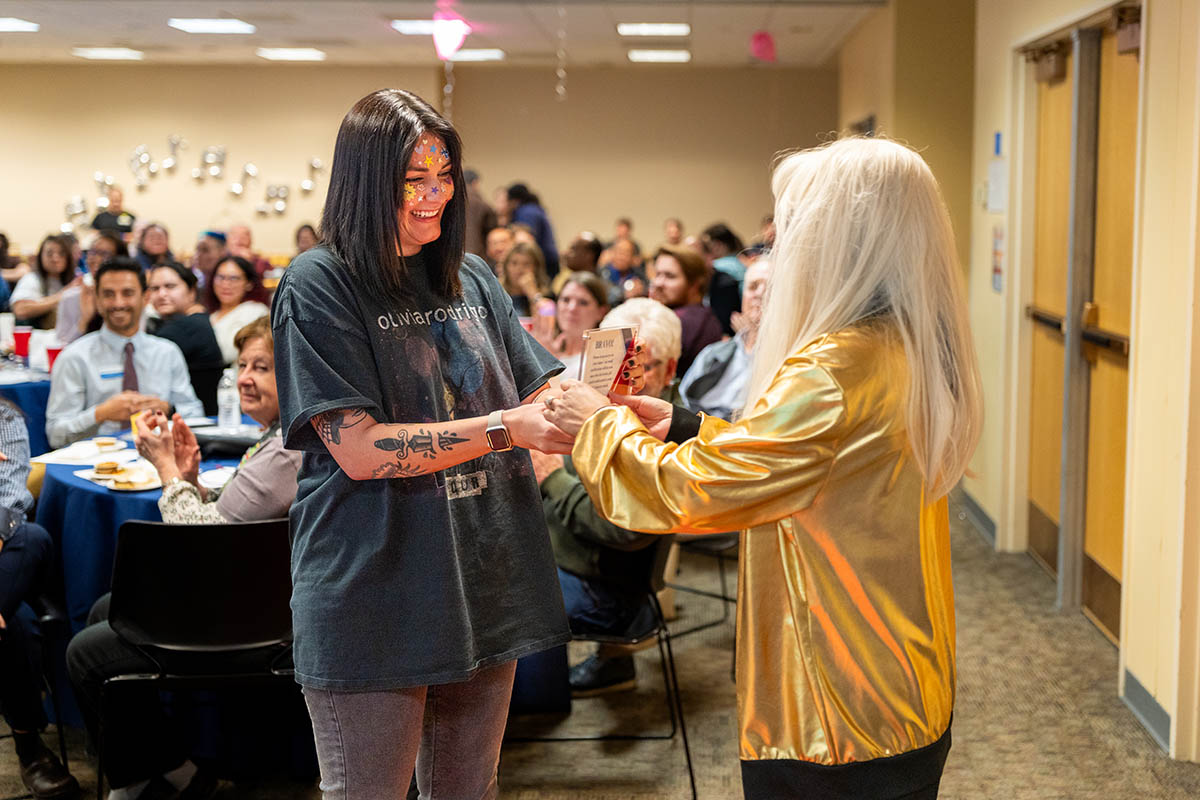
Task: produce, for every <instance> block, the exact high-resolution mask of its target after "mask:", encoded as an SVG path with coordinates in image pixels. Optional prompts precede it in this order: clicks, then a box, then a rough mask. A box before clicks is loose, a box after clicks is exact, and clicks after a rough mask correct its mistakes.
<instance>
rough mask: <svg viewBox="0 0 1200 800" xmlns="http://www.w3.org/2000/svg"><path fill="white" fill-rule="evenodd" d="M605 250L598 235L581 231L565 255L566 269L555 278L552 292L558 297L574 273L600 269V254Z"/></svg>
mask: <svg viewBox="0 0 1200 800" xmlns="http://www.w3.org/2000/svg"><path fill="white" fill-rule="evenodd" d="M602 252H603V248H602V246H601V244H600V240H599V239H597V238H596V234H594V233H592V232H591V231H580V233H579V235H578V236H576V237H575V238H574V239H572V240H571V246H570V247H568V248H567V251H566V252H565V253H563V267H564V269H563V270H562V271H561V272H559V273H558V274H557V275H555V276H554V280H553V281H552V282H551V283H550V290H551V291H552V292H553V293H554V294H555V295H557V294H558V293H559V292H561V291H562V286H563V284H564V283H566V282H567V276H568V275H570V274H571V273H572V272H596V271H597V270H598V269H599V268H600V254H601V253H602Z"/></svg>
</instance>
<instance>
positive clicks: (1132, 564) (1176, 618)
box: [965, 0, 1200, 760]
mask: <svg viewBox="0 0 1200 800" xmlns="http://www.w3.org/2000/svg"><path fill="white" fill-rule="evenodd" d="M1106 5H1109V4H1105V3H1098V2H1092V1H1091V0H979V3H978V6H977V33H976V72H975V75H976V80H975V90H976V91H975V94H976V104H975V122H974V134H973V137H972V143H973V146H974V156H973V161H974V176H975V184H976V186H977V187H979V188H980V189H982V186H983V181H984V180H985V178H986V175H987V168H988V164H989V162H990V161H991V159H992V135H993V133H994V132H996V131H999V132H1000V133H1001V134H1002V136H1003V137H1004V142H1005V148H1004V149H1005V155H1006V156H1007V157H1008V158H1009V167H1010V168H1009V174H1010V178H1011V191H1010V205H1009V209H1008V212H1007V213H1006V214H989V213H987V212H986V211H985V210H984V209H982V208H981V207H979V206H976V207H975V208H974V210H973V213H972V227H971V230H972V237H971V268H970V287H969V288H970V305H971V320H972V326H973V328H974V333H975V339H976V343H977V348H978V351H979V356H980V364H981V368H982V370H983V380H984V388H985V391H986V393H987V397H988V398H989V401H990V405H989V409H988V412H989V413H988V415H987V418H986V420H985V428H984V435H983V441H982V442H981V444H980V447H979V449H978V450H977V452H976V455H975V459H974V461H973V463H972V469H973V472H974V473H975V476H974V477H972V478H968V479H967V480H966V481H965V484H966V488H967V490H968V492H970V494H971V495H972V496H973V497H974V498H975V499H976V500H977V501H978V502H979V503H980V505H981V506H983V508H984V510H985V511H987V512H988V513H989V514H990V515H991V516H992V518H993V519H994V520H995V521H996V523H997V532H998V545H999V546H1000V547H1002V548H1004V549H1015V550H1021V549H1024V548H1025V546H1026V531H1025V510H1026V492H1027V481H1028V477H1027V471H1026V470H1027V464H1026V461H1027V453H1028V424H1027V421H1026V420H1025V419H1023V409H1025V408H1026V407H1027V406H1028V398H1027V397H1026V396H1025V393H1026V392H1027V391H1028V385H1029V384H1028V378H1027V372H1028V369H1027V367H1028V365H1027V361H1026V359H1025V358H1024V356H1025V355H1027V353H1028V347H1027V343H1028V326H1029V323H1028V322H1027V321H1025V320H1024V318H1023V316H1022V308H1023V304H1024V302H1025V301H1026V300H1027V299H1028V298H1029V296H1030V278H1031V264H1032V258H1031V256H1032V244H1031V241H1032V221H1033V212H1034V210H1033V207H1032V197H1031V192H1030V190H1031V188H1032V186H1033V182H1034V180H1035V177H1036V176H1035V175H1034V164H1035V162H1034V159H1033V155H1034V152H1035V151H1034V142H1033V141H1032V134H1033V133H1034V132H1035V131H1036V117H1035V115H1034V105H1033V103H1032V102H1031V98H1032V96H1033V90H1034V86H1033V82H1032V78H1031V77H1030V76H1029V68H1028V67H1027V66H1026V65H1025V64H1024V63H1023V62H1022V60H1021V59H1020V57H1019V56H1018V55H1017V53H1016V49H1017V48H1018V47H1019V46H1021V45H1023V44H1026V43H1029V42H1032V41H1034V40H1036V39H1038V38H1040V37H1042V36H1046V35H1049V34H1051V33H1053V32H1055V31H1058V30H1061V29H1064V28H1067V27H1069V26H1070V25H1072V24H1074V23H1077V22H1079V21H1081V20H1083V19H1085V18H1087V17H1089V16H1091V15H1093V14H1094V13H1096V12H1098V11H1103V10H1104V9H1105V7H1106ZM1143 15H1144V16H1143V36H1144V47H1143V51H1142V70H1143V76H1142V84H1141V93H1142V94H1141V105H1142V107H1141V109H1140V110H1139V113H1140V127H1139V154H1140V155H1139V175H1138V188H1137V194H1138V199H1137V207H1138V211H1137V220H1136V223H1135V226H1136V228H1135V252H1134V277H1133V320H1132V334H1131V337H1130V338H1131V354H1130V377H1131V380H1130V393H1129V428H1128V439H1127V460H1126V512H1125V514H1126V516H1125V525H1124V538H1125V553H1124V575H1123V576H1122V586H1123V595H1122V623H1121V630H1122V641H1121V666H1122V673H1121V674H1122V681H1123V676H1124V674H1125V670H1128V672H1129V673H1130V674H1132V675H1133V676H1134V677H1136V678H1137V680H1138V682H1139V683H1141V684H1142V685H1143V686H1144V687H1145V688H1146V689H1147V690H1148V691H1149V692H1150V694H1151V695H1152V696H1153V697H1154V699H1155V701H1156V702H1157V703H1158V704H1159V705H1160V706H1161V707H1162V708H1163V709H1164V710H1165V711H1166V712H1167V714H1168V715H1169V716H1170V717H1171V722H1172V725H1171V734H1172V736H1171V738H1172V741H1171V752H1172V755H1174V756H1176V757H1179V758H1188V759H1193V760H1195V759H1197V758H1200V742H1198V741H1197V739H1198V738H1200V736H1198V731H1200V728H1198V722H1197V711H1196V699H1197V695H1198V679H1200V672H1198V671H1197V662H1198V661H1200V658H1198V653H1200V649H1198V648H1200V636H1198V633H1200V624H1198V619H1197V614H1198V611H1197V606H1198V604H1200V596H1198V595H1197V589H1196V585H1195V578H1196V573H1197V569H1196V566H1195V564H1186V565H1185V564H1184V563H1183V562H1184V561H1185V560H1186V559H1188V558H1190V559H1192V560H1193V561H1194V560H1195V559H1196V558H1197V557H1198V555H1200V513H1198V512H1200V496H1198V495H1197V493H1196V491H1195V488H1194V486H1195V483H1196V482H1197V480H1200V435H1197V434H1196V433H1195V425H1194V420H1193V412H1195V411H1200V361H1198V360H1197V358H1196V355H1195V354H1196V352H1197V344H1200V325H1198V324H1197V322H1196V315H1195V313H1194V311H1195V307H1196V303H1197V301H1198V300H1200V297H1198V295H1200V285H1197V281H1196V280H1195V277H1196V272H1197V268H1198V264H1197V208H1198V205H1200V195H1198V188H1197V187H1198V178H1197V175H1198V165H1200V152H1198V149H1200V145H1198V142H1200V87H1198V85H1197V66H1198V65H1197V51H1198V50H1200V7H1198V6H1197V4H1196V3H1195V2H1194V1H1193V0H1146V2H1145V4H1144V6H1143ZM996 225H1001V226H1003V227H1004V229H1005V231H1006V235H1007V244H1008V254H1007V258H1006V260H1005V264H1004V268H1005V284H1004V290H1003V292H1000V293H996V292H994V291H993V290H992V284H991V241H992V230H993V227H994V226H996ZM1122 687H1123V683H1122Z"/></svg>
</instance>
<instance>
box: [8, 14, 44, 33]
mask: <svg viewBox="0 0 1200 800" xmlns="http://www.w3.org/2000/svg"><path fill="white" fill-rule="evenodd" d="M41 27H42V26H41V25H39V24H37V23H36V22H30V21H29V20H27V19H17V18H16V17H0V33H37V32H38V30H39V29H40V28H41Z"/></svg>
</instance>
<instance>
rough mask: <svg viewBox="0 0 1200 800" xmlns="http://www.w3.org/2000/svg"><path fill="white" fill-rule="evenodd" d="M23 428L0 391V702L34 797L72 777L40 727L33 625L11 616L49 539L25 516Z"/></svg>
mask: <svg viewBox="0 0 1200 800" xmlns="http://www.w3.org/2000/svg"><path fill="white" fill-rule="evenodd" d="M28 477H29V432H28V431H27V430H26V428H25V418H24V416H23V415H22V414H21V412H20V410H19V409H18V408H17V407H16V406H14V405H13V404H12V403H10V402H9V401H8V400H5V399H2V398H0V576H3V580H0V707H2V708H3V709H4V721H5V722H7V723H8V727H9V729H10V730H11V731H12V738H13V744H14V745H15V746H16V751H17V765H18V768H19V770H20V774H21V782H22V783H24V784H25V788H26V789H28V790H29V791H30V792H31V793H32V794H33V796H34V797H36V798H41V797H74V796H75V795H76V793H77V792H78V791H79V783H78V782H77V781H76V780H75V778H73V777H71V774H70V773H69V772H67V769H66V767H65V766H63V763H62V762H61V761H59V760H58V756H56V755H54V753H53V752H52V751H51V750H50V749H49V748H48V747H46V745H45V743H44V742H43V741H42V737H41V735H40V734H39V731H41V730H42V729H43V728H45V727H46V713H45V711H44V710H43V709H42V681H41V678H40V676H39V675H38V674H37V672H36V671H35V670H34V668H33V665H34V653H33V652H32V648H33V646H34V637H33V632H32V631H30V630H28V627H27V625H26V624H25V623H24V622H23V621H22V620H21V619H20V618H19V617H18V616H17V609H18V608H19V607H20V605H21V604H22V603H24V602H26V601H27V600H31V599H33V598H35V597H37V596H38V595H39V594H41V593H42V592H44V591H45V590H46V588H47V586H48V584H49V583H50V582H51V580H52V576H53V574H54V571H53V569H52V567H51V561H52V559H53V557H54V545H53V543H52V542H51V540H50V534H49V533H47V532H46V530H45V529H44V528H42V527H40V526H38V525H35V524H33V523H31V522H26V521H25V515H26V514H28V513H29V510H30V509H31V508H32V507H33V495H31V494H30V493H29V489H27V488H26V487H25V482H26V480H27V479H28Z"/></svg>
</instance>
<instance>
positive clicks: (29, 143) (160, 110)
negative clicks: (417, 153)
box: [0, 64, 440, 253]
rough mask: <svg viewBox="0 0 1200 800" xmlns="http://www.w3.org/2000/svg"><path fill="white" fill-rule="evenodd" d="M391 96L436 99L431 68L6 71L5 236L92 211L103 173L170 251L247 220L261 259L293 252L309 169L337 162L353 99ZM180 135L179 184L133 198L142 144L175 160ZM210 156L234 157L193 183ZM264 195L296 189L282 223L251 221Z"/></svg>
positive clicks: (1, 206)
mask: <svg viewBox="0 0 1200 800" xmlns="http://www.w3.org/2000/svg"><path fill="white" fill-rule="evenodd" d="M385 86H399V87H403V88H409V89H412V90H413V91H415V92H417V93H418V94H423V95H425V96H433V95H434V93H435V91H437V92H440V89H438V86H437V84H436V82H435V76H434V73H433V71H432V70H413V69H363V68H345V67H328V66H317V67H314V66H304V65H292V66H262V67H258V66H255V67H250V68H245V67H188V66H169V67H154V66H150V65H146V64H136V65H103V66H78V67H77V66H73V65H72V66H12V65H4V66H0V108H3V109H4V116H5V122H4V124H3V125H0V181H2V182H3V185H4V191H3V192H0V230H3V231H6V232H7V233H8V235H9V237H10V238H11V239H12V241H13V243H14V244H16V245H19V246H20V247H21V248H22V249H23V250H29V249H32V248H35V247H36V246H37V243H38V241H39V240H40V239H41V237H42V236H43V235H44V234H45V233H47V232H49V231H51V230H53V229H57V227H58V225H59V224H60V223H61V222H63V220H64V216H63V206H64V205H65V204H66V202H67V201H68V199H69V198H70V197H71V196H72V195H76V194H82V195H84V196H85V197H86V198H87V200H88V206H89V215H88V221H89V222H90V220H91V216H92V214H94V213H95V207H94V203H95V199H96V196H97V194H96V188H95V184H94V183H93V182H92V173H93V172H96V171H97V170H102V171H104V172H107V173H108V174H110V175H112V176H113V177H114V178H116V180H117V182H118V183H119V184H120V185H122V186H123V187H124V189H125V204H126V206H127V207H128V208H129V209H130V210H132V211H133V212H134V213H136V214H137V215H138V216H139V217H145V218H152V219H158V220H162V221H163V222H164V223H166V225H167V227H168V230H169V231H170V233H171V243H172V246H173V247H174V248H175V250H176V251H178V250H180V249H181V248H182V249H184V250H190V249H191V246H192V243H193V242H194V241H195V236H196V234H197V233H198V232H199V231H202V230H204V229H205V228H208V227H218V228H221V227H226V226H228V225H229V223H231V222H234V221H237V220H247V221H249V222H250V223H251V224H252V226H253V228H254V231H255V235H256V242H255V244H256V245H257V246H258V247H259V248H260V249H262V250H263V251H264V252H284V253H286V252H291V251H292V250H293V249H294V248H293V245H292V235H293V232H294V231H295V229H296V227H297V226H298V225H300V223H302V222H316V220H317V216H318V214H319V211H320V207H321V203H322V202H323V200H324V196H325V188H326V182H325V181H324V180H319V181H318V188H317V190H316V191H314V192H313V193H312V194H311V195H308V196H307V197H306V196H303V195H302V194H301V193H300V191H299V189H298V184H299V183H300V181H301V180H303V179H304V178H306V177H308V170H307V168H306V166H305V165H306V163H307V161H308V159H309V158H311V157H313V156H317V157H319V158H321V159H322V160H323V161H325V163H326V164H328V163H329V160H330V157H331V156H332V155H333V143H334V139H335V137H336V135H337V129H338V125H339V124H340V123H341V120H342V117H343V116H344V115H345V113H346V111H347V110H349V108H350V106H351V105H353V104H354V101H356V100H357V99H358V98H359V97H362V96H363V95H365V94H367V93H368V92H370V91H372V90H374V89H378V88H381V87H385ZM173 133H178V134H182V135H183V136H184V137H185V138H186V139H187V140H188V142H189V149H188V150H185V151H183V152H182V153H181V157H180V166H179V168H178V169H177V170H176V171H175V174H174V175H166V174H163V175H160V176H159V177H157V178H154V179H152V181H151V183H150V185H149V186H148V187H147V189H146V190H145V191H143V192H139V191H137V190H136V189H135V188H134V185H133V176H132V174H131V173H130V171H129V166H128V161H129V154H130V153H131V152H132V150H133V149H134V148H135V147H136V146H137V145H139V144H146V145H148V146H149V147H150V148H151V150H150V152H151V155H152V156H153V157H154V158H155V159H161V158H163V157H164V156H166V155H167V146H166V139H167V136H169V135H170V134H173ZM208 145H224V146H225V147H226V148H227V150H228V160H227V161H226V173H225V176H224V177H223V178H222V179H221V180H220V181H214V180H211V179H210V180H207V181H206V182H204V183H203V184H197V183H196V182H195V181H194V180H193V179H192V177H191V170H192V168H193V167H195V166H197V165H198V164H199V159H200V153H201V151H202V150H203V149H204V147H206V146H208ZM247 161H253V162H254V163H255V164H256V165H257V166H258V168H259V170H260V173H259V180H258V182H257V183H255V184H251V186H250V188H249V189H248V190H247V192H246V194H245V195H244V196H243V197H241V198H235V197H234V196H233V195H231V194H230V193H229V191H228V186H229V183H230V182H232V181H234V180H236V177H237V175H239V174H240V173H241V169H242V165H243V164H244V163H245V162H247ZM267 183H287V184H290V186H291V198H290V201H291V205H290V207H289V209H288V211H287V213H286V214H284V215H282V216H276V215H275V214H271V215H270V216H269V217H266V218H262V217H257V216H256V215H255V213H254V206H255V205H256V204H257V203H258V202H260V201H261V199H262V197H263V193H264V191H265V187H266V185H267Z"/></svg>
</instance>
